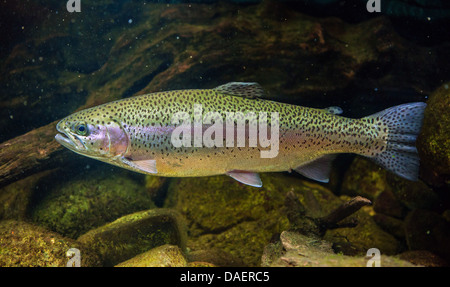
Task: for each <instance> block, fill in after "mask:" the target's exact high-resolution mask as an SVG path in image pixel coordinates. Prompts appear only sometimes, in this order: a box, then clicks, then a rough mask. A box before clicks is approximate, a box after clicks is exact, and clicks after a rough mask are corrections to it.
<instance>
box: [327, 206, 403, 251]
mask: <svg viewBox="0 0 450 287" xmlns="http://www.w3.org/2000/svg"><path fill="white" fill-rule="evenodd" d="M371 212H372V211H371V208H368V207H365V208H362V209H360V210H359V211H358V212H356V213H355V214H353V215H352V216H350V217H349V218H353V219H355V220H356V221H357V222H358V225H357V226H356V227H353V228H336V229H332V230H328V231H327V232H326V234H325V236H324V239H325V240H327V241H329V242H333V243H334V248H335V250H338V251H339V252H342V253H344V254H348V255H361V254H365V253H366V252H367V250H369V249H370V248H378V249H379V250H380V251H381V253H382V254H387V255H393V254H396V253H398V251H399V250H400V247H401V246H400V243H399V241H398V240H397V239H396V238H395V237H394V236H392V235H391V234H389V233H387V232H386V231H384V230H382V229H381V228H380V227H379V226H378V225H377V224H376V223H375V221H374V220H373V218H372V216H371V215H370V214H369V213H371Z"/></svg>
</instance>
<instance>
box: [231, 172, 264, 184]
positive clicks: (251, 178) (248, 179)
mask: <svg viewBox="0 0 450 287" xmlns="http://www.w3.org/2000/svg"><path fill="white" fill-rule="evenodd" d="M227 175H228V176H230V177H232V178H233V179H235V180H237V181H239V182H241V183H243V184H247V185H250V186H254V187H261V186H262V181H261V178H260V177H259V175H258V174H257V173H256V172H251V171H245V170H232V171H229V172H227Z"/></svg>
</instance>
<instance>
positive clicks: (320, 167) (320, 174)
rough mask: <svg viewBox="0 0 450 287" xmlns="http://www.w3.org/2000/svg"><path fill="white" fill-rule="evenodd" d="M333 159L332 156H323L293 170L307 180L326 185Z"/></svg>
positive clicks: (334, 156) (333, 156)
mask: <svg viewBox="0 0 450 287" xmlns="http://www.w3.org/2000/svg"><path fill="white" fill-rule="evenodd" d="M335 158H336V155H334V154H329V155H324V156H322V157H320V158H318V159H316V160H314V161H312V162H310V163H307V164H305V165H302V166H299V167H297V168H295V169H294V170H295V171H296V172H298V173H300V174H301V175H304V176H306V177H307V178H310V179H313V180H317V181H320V182H324V183H327V182H329V181H330V172H331V162H332V161H333V160H334V159H335Z"/></svg>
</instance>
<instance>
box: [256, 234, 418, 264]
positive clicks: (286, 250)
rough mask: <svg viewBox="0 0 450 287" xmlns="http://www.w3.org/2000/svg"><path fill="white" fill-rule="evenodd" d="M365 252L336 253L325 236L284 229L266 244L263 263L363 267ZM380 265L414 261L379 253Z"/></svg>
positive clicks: (366, 258)
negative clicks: (276, 239)
mask: <svg viewBox="0 0 450 287" xmlns="http://www.w3.org/2000/svg"><path fill="white" fill-rule="evenodd" d="M365 255H366V253H364V255H361V256H346V255H342V254H336V253H335V252H334V251H333V248H332V243H330V242H328V241H326V240H321V239H320V238H314V237H310V236H305V235H303V234H300V233H297V232H292V231H283V232H282V233H281V235H280V241H279V242H276V243H271V244H269V245H268V246H267V247H266V248H265V252H264V255H263V257H262V263H263V264H262V266H272V267H305V266H311V267H366V266H367V263H368V261H369V260H370V259H371V258H368V257H366V256H365ZM380 266H385V267H411V266H414V265H412V264H411V263H409V262H407V261H403V260H400V259H398V258H395V257H391V256H385V255H383V254H382V253H381V256H380Z"/></svg>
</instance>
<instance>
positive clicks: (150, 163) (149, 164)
mask: <svg viewBox="0 0 450 287" xmlns="http://www.w3.org/2000/svg"><path fill="white" fill-rule="evenodd" d="M122 162H123V163H124V164H126V165H129V166H130V167H132V168H135V169H138V170H140V171H142V172H145V173H158V172H157V170H156V160H153V159H146V160H130V159H126V158H122Z"/></svg>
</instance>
